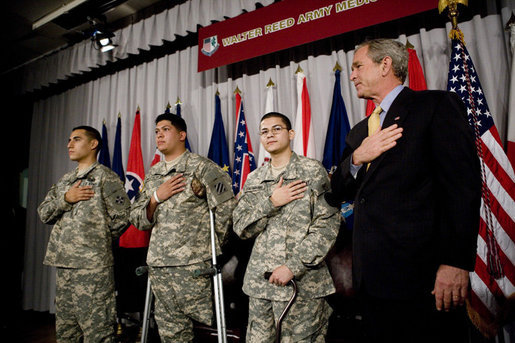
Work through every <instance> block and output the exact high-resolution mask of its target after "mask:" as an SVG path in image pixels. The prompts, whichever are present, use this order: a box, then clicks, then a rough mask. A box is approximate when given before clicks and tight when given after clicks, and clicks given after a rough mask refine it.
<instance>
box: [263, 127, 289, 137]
mask: <svg viewBox="0 0 515 343" xmlns="http://www.w3.org/2000/svg"><path fill="white" fill-rule="evenodd" d="M281 130H286V128H285V127H282V126H279V125H277V126H273V127H272V129H270V130H269V129H262V130H261V131H259V135H260V136H266V135H268V134H269V133H270V132H272V135H274V136H275V135H278V134H279V133H280V132H281Z"/></svg>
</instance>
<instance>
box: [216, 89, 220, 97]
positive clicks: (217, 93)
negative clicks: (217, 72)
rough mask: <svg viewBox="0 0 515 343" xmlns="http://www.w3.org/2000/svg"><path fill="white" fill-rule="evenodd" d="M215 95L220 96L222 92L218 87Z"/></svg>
mask: <svg viewBox="0 0 515 343" xmlns="http://www.w3.org/2000/svg"><path fill="white" fill-rule="evenodd" d="M215 95H218V96H220V92H219V91H218V88H217V89H216V93H215Z"/></svg>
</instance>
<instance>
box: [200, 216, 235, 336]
mask: <svg viewBox="0 0 515 343" xmlns="http://www.w3.org/2000/svg"><path fill="white" fill-rule="evenodd" d="M209 222H210V226H211V228H210V229H211V265H212V266H211V268H208V269H202V270H196V271H195V272H194V275H195V276H196V277H198V276H204V275H211V276H213V288H214V293H215V312H216V330H217V332H218V335H217V336H218V343H227V328H226V326H225V308H224V292H223V284H222V270H221V268H220V266H219V265H218V263H217V260H216V243H215V242H216V235H215V215H214V213H213V211H212V210H211V209H209Z"/></svg>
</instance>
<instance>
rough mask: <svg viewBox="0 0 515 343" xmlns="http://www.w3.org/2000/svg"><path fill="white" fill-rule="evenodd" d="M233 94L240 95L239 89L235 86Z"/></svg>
mask: <svg viewBox="0 0 515 343" xmlns="http://www.w3.org/2000/svg"><path fill="white" fill-rule="evenodd" d="M234 94H241V91H240V89H239V88H238V86H236V89H235V90H234Z"/></svg>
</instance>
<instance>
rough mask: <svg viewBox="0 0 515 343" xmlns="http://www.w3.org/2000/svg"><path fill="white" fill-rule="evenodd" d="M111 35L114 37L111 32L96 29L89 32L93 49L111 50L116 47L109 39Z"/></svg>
mask: <svg viewBox="0 0 515 343" xmlns="http://www.w3.org/2000/svg"><path fill="white" fill-rule="evenodd" d="M112 37H114V34H113V33H111V32H103V31H100V30H98V29H95V30H93V33H92V34H91V40H92V41H93V42H94V46H95V49H97V50H100V51H102V52H106V51H109V50H112V49H114V48H115V47H116V45H115V44H113V41H112V40H111V38H112Z"/></svg>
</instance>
